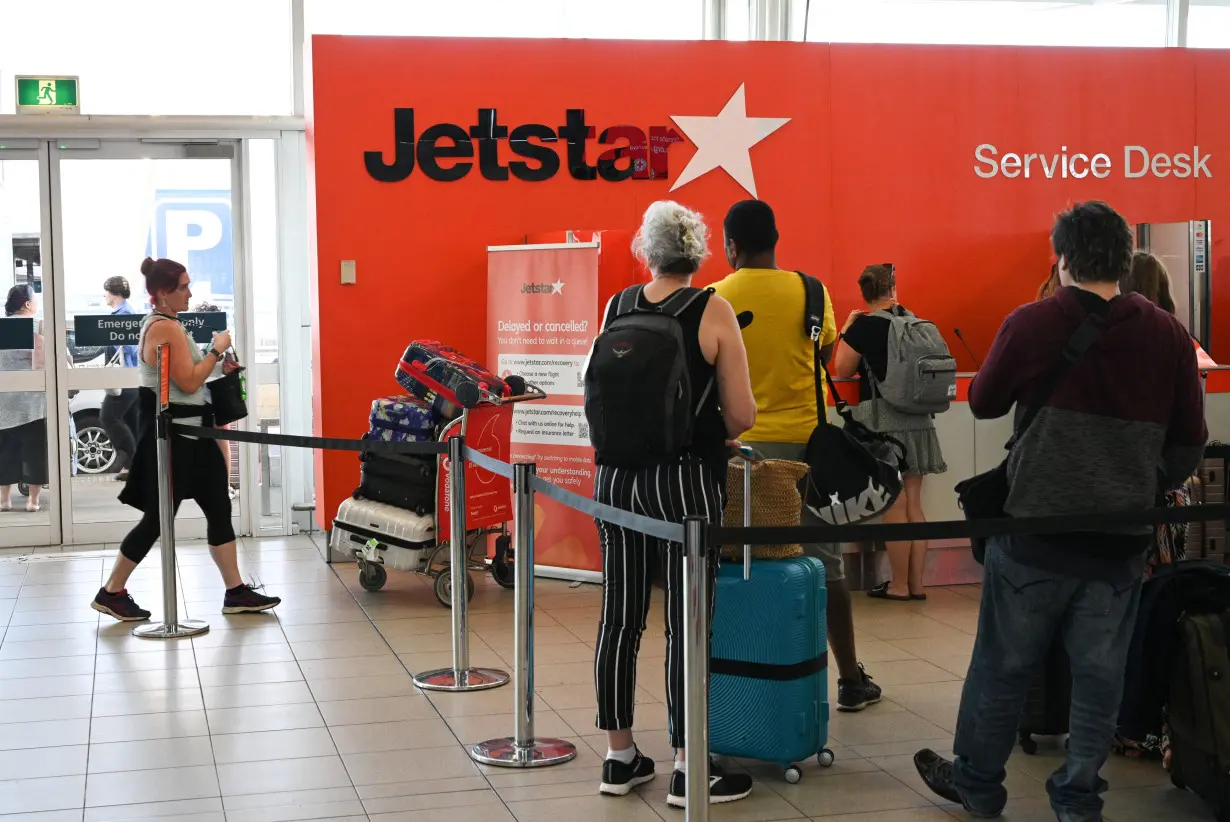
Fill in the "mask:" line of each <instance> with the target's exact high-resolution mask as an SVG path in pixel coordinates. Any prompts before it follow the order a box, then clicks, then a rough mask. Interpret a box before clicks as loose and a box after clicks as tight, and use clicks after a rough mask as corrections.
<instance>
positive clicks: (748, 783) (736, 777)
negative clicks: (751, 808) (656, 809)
mask: <svg viewBox="0 0 1230 822" xmlns="http://www.w3.org/2000/svg"><path fill="white" fill-rule="evenodd" d="M687 788H688V775H687V774H686V773H684V772H683V771H675V772H674V773H672V774H671V787H670V790H669V791H667V792H666V804H667V805H670V806H671V807H672V808H686V807H687V806H688V800H687V792H688V790H687ZM751 792H752V777H751V776H749V775H748V774H745V773H726V771H725V770H724V769H723V768H722V767H721V766H720V765H718V763H716V762H714V761H713V760H709V804H710V805H720V804H722V803H723V802H738V801H739V800H740V799H746V798H747V795H748V794H750V793H751Z"/></svg>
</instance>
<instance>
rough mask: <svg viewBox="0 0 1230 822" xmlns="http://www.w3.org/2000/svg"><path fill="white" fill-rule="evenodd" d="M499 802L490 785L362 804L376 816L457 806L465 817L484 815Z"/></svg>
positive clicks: (388, 798) (369, 800)
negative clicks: (467, 789) (479, 788)
mask: <svg viewBox="0 0 1230 822" xmlns="http://www.w3.org/2000/svg"><path fill="white" fill-rule="evenodd" d="M500 804H501V802H500V797H498V796H497V795H496V793H495V791H493V790H491V789H490V788H483V789H481V790H474V791H457V792H449V793H427V794H415V795H412V796H392V797H387V798H382V799H365V800H363V806H364V807H365V808H366V809H367V812H368V813H369V814H373V815H374V814H384V813H400V812H406V811H428V810H436V811H445V810H450V809H454V808H456V809H457V811H456V815H457V816H464V817H466V818H475V817H481V818H485V813H486V811H487V809H488V808H490V807H492V806H498V805H500ZM443 815H444V814H441V816H443Z"/></svg>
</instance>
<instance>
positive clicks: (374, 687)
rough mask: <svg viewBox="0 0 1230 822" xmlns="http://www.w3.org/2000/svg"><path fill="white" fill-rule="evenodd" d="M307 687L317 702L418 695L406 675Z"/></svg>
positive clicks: (345, 679) (327, 681)
mask: <svg viewBox="0 0 1230 822" xmlns="http://www.w3.org/2000/svg"><path fill="white" fill-rule="evenodd" d="M308 687H309V688H310V689H311V693H312V696H313V697H314V698H315V699H316V700H317V701H318V702H330V701H334V700H341V699H370V698H372V697H381V696H415V695H417V694H418V693H419V690H418V688H416V687H414V681H413V680H412V679H411V678H410V674H408V673H403V674H400V675H393V676H372V677H339V678H337V679H321V680H317V681H315V682H310V683H308ZM466 696H477V694H466Z"/></svg>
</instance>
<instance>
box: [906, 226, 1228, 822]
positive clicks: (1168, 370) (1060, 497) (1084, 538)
mask: <svg viewBox="0 0 1230 822" xmlns="http://www.w3.org/2000/svg"><path fill="white" fill-rule="evenodd" d="M1051 244H1052V246H1053V247H1054V250H1055V255H1056V257H1058V259H1059V277H1060V282H1061V285H1062V286H1063V287H1061V288H1060V289H1059V290H1058V291H1056V293H1055V294H1054V296H1051V297H1049V298H1047V299H1045V300H1042V301H1040V302H1036V303H1032V304H1030V305H1025V306H1022V307H1020V308H1018V309H1017V310H1016V311H1014V312H1013V313H1012V314H1011V315H1009V317H1008V319H1007V320H1005V321H1004V324H1003V326H1002V327H1001V328H1000V330H999V334H998V335H997V336H996V338H995V342H994V344H993V345H992V346H991V351H990V353H989V354H988V355H987V360H986V363H985V364H984V365H983V367H982V370H980V371H979V372H978V376H977V377H976V378H975V379H974V382H973V384H972V385H971V386H970V393H969V402H970V409H971V410H972V411H973V413H974V416H975V417H978V418H981V419H986V418H992V417H1001V416H1003V415H1005V414H1007V413H1008V412H1009V411H1010V410H1012V408H1013V406H1014V405H1015V406H1016V413H1017V419H1018V421H1019V419H1020V417H1021V415H1022V413H1023V406H1027V405H1031V404H1033V405H1037V404H1038V402H1039V401H1040V399H1041V398H1040V394H1041V393H1042V386H1043V384H1044V383H1045V382H1046V380H1047V376H1048V374H1050V373H1051V371H1052V370H1053V369H1054V367H1055V364H1056V363H1057V362H1058V361H1059V359H1060V357H1061V355H1062V352H1063V350H1064V347H1065V345H1066V344H1067V343H1068V341H1069V339H1070V338H1071V337H1072V335H1073V333H1074V332H1075V331H1076V329H1077V328H1078V327H1079V326H1080V325H1081V324H1082V323H1083V321H1084V319H1085V317H1086V315H1088V314H1093V313H1096V314H1099V315H1101V317H1102V330H1101V332H1100V333H1099V335H1098V336H1097V338H1096V339H1095V340H1094V342H1093V344H1092V345H1091V346H1090V347H1089V349H1088V350H1087V351H1086V352H1085V354H1084V355H1083V356H1082V357H1081V358H1080V359H1078V360H1077V361H1076V362H1075V364H1073V365H1072V366H1071V368H1070V369H1069V371H1068V372H1067V374H1066V375H1065V376H1064V378H1063V379H1062V380H1061V381H1060V383H1059V385H1058V386H1057V387H1056V388H1055V390H1054V391H1053V392H1052V393H1051V395H1050V397H1049V398H1047V399H1045V401H1043V402H1042V405H1041V408H1040V410H1039V412H1038V415H1037V417H1036V418H1035V419H1034V421H1033V423H1032V425H1030V427H1029V428H1028V429H1027V430H1026V431H1025V433H1024V434H1023V435H1022V436H1021V437H1020V439H1019V442H1017V443H1016V444H1015V445H1014V446H1013V448H1012V451H1011V453H1010V454H1009V457H1008V475H1009V482H1010V489H1011V490H1010V493H1009V495H1008V502H1007V505H1006V506H1005V510H1006V511H1007V513H1008V514H1009V515H1010V516H1013V517H1032V516H1045V515H1055V514H1092V513H1100V512H1120V511H1125V510H1131V509H1143V508H1149V507H1151V506H1152V505H1153V504H1154V500H1155V499H1156V497H1157V494H1158V492H1159V491H1162V490H1165V489H1170V488H1177V487H1179V486H1180V485H1182V484H1183V482H1184V481H1185V480H1186V479H1187V478H1188V476H1190V475H1191V473H1192V472H1193V471H1194V470H1195V468H1196V465H1197V463H1198V462H1199V460H1200V457H1201V454H1202V452H1203V446H1204V443H1205V440H1206V439H1207V437H1208V432H1207V429H1206V428H1205V423H1204V408H1203V400H1202V395H1201V391H1200V380H1199V376H1198V374H1197V369H1196V354H1195V348H1194V347H1193V346H1192V341H1191V337H1190V336H1189V335H1188V333H1187V332H1186V331H1185V330H1184V328H1183V326H1182V325H1180V324H1179V322H1178V320H1176V319H1175V318H1174V317H1172V316H1171V315H1170V314H1167V313H1166V312H1165V311H1162V310H1161V309H1159V308H1157V307H1156V306H1154V305H1153V304H1152V303H1150V302H1149V301H1148V300H1147V299H1145V298H1144V297H1142V296H1140V295H1139V294H1126V295H1121V294H1120V293H1119V281H1120V280H1121V279H1122V278H1123V277H1124V276H1125V275H1126V274H1127V273H1128V270H1129V268H1130V266H1131V259H1132V248H1133V242H1132V232H1131V229H1130V228H1129V227H1128V224H1127V222H1126V221H1125V220H1124V219H1123V217H1121V216H1120V215H1119V214H1117V213H1116V212H1115V210H1114V209H1112V208H1111V207H1110V206H1108V205H1106V204H1105V203H1098V202H1087V203H1078V204H1077V205H1075V206H1074V207H1072V208H1071V209H1069V210H1068V211H1065V212H1063V213H1062V214H1060V215H1059V216H1058V218H1057V219H1056V221H1055V227H1054V229H1053V230H1052V232H1051ZM1151 530H1152V529H1151V528H1150V527H1149V526H1131V525H1129V526H1120V525H1111V524H1108V525H1106V526H1105V527H1102V528H1099V529H1098V530H1096V531H1081V532H1076V533H1067V534H1050V535H1045V536H1015V535H1013V536H1004V537H997V538H994V539H993V540H991V541H990V543H989V544H988V546H987V554H986V570H985V577H984V582H983V590H982V605H981V611H980V614H979V620H978V638H977V641H976V643H975V646H974V654H973V658H972V660H971V662H970V669H969V674H968V676H967V677H966V680H965V688H964V691H963V692H962V695H961V708H960V712H959V714H958V718H957V732H956V737H955V740H954V743H953V751H954V752H955V753H956V760H955V761H954V762H951V763H950V762H948V761H946V760H944V759H942V758H940V757H939V756H938V755H936V754H935V752H933V751H930V750H923V751H919V752H918V754H917V755H916V756H915V758H914V761H915V764H916V766H917V767H918V771H919V773H920V774H921V775H922V777H923V780H924V781H925V782H926V783H927V785H928V786H929V787H930V788H931V789H932V790H933V791H935V792H936V793H938V794H939V795H941V796H943V797H944V798H946V799H948V800H950V801H952V802H959V803H961V804H962V805H963V806H964V807H965V809H966V810H967V811H969V812H970V813H971V814H972V815H974V816H977V817H981V818H993V817H996V816H999V814H1000V812H1001V811H1002V810H1003V807H1004V803H1005V802H1006V801H1007V792H1006V791H1005V789H1004V786H1003V781H1004V776H1005V771H1004V766H1005V764H1006V763H1007V761H1008V757H1009V755H1010V754H1011V752H1012V746H1013V743H1014V741H1015V739H1016V727H1017V721H1018V719H1019V717H1020V715H1021V711H1022V708H1023V707H1024V704H1025V696H1026V691H1027V689H1028V687H1029V684H1030V682H1031V681H1032V680H1033V678H1034V676H1035V674H1036V673H1037V671H1038V668H1039V666H1040V664H1041V661H1042V659H1043V657H1044V656H1045V654H1046V652H1047V650H1048V649H1049V648H1050V646H1051V644H1052V642H1053V641H1054V640H1055V638H1056V637H1058V636H1062V638H1063V641H1064V643H1065V645H1066V647H1067V650H1068V654H1069V656H1070V658H1071V662H1072V712H1071V728H1070V731H1071V733H1070V737H1069V750H1068V757H1067V761H1066V762H1065V763H1064V765H1063V766H1062V767H1061V768H1060V769H1059V770H1058V771H1056V772H1055V773H1054V774H1053V775H1052V776H1051V778H1050V779H1049V780H1048V781H1047V791H1048V793H1049V794H1050V798H1051V807H1052V808H1053V809H1054V810H1055V813H1056V815H1057V817H1058V818H1059V819H1060V820H1061V822H1094V821H1095V820H1100V819H1101V818H1102V799H1101V797H1100V794H1101V792H1102V791H1104V790H1105V789H1106V783H1105V782H1104V781H1103V780H1102V779H1101V777H1100V776H1099V775H1098V771H1099V770H1100V769H1101V767H1102V764H1103V763H1104V762H1105V761H1106V757H1107V755H1108V753H1109V752H1110V745H1111V740H1112V738H1113V737H1114V733H1115V726H1116V721H1117V717H1118V711H1119V701H1120V699H1121V697H1122V694H1123V671H1124V667H1125V665H1126V662H1127V653H1128V645H1129V642H1130V641H1131V636H1132V628H1133V624H1134V622H1135V616H1136V609H1137V605H1138V602H1139V597H1140V585H1141V579H1142V573H1143V569H1144V558H1145V550H1146V548H1147V547H1148V545H1149V540H1150V538H1151V537H1150V534H1151Z"/></svg>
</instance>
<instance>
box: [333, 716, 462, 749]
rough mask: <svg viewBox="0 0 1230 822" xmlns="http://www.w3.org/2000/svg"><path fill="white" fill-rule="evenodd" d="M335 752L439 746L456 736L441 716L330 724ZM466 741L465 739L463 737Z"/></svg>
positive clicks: (449, 743) (451, 743)
mask: <svg viewBox="0 0 1230 822" xmlns="http://www.w3.org/2000/svg"><path fill="white" fill-rule="evenodd" d="M330 733H331V734H332V735H333V741H334V743H335V744H336V745H337V750H338V753H340V754H342V755H343V756H345V755H346V754H355V753H375V752H379V751H406V750H413V749H417V748H440V747H446V746H448V745H455V744H457V737H455V736H454V735H453V731H452V730H451V729H450V728H449V726H448V724H447V723H445V721H444V720H443V719H439V718H434V719H417V720H408V721H403V722H393V721H384V722H379V723H375V724H370V725H340V726H338V727H335V728H330ZM462 741H463V742H464V741H465V740H464V739H463V740H462Z"/></svg>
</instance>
